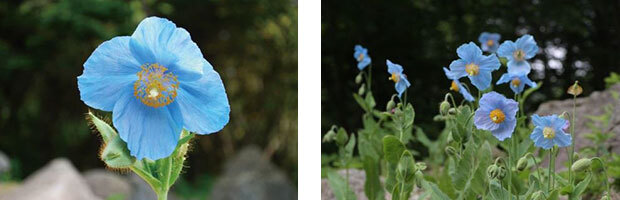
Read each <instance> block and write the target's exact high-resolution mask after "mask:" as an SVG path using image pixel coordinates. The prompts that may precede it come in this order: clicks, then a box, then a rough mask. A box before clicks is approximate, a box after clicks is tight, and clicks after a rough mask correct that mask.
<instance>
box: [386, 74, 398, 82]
mask: <svg viewBox="0 0 620 200" xmlns="http://www.w3.org/2000/svg"><path fill="white" fill-rule="evenodd" d="M388 79H389V80H392V81H394V83H398V81H400V76H399V74H398V73H396V72H394V73H392V76H391V77H390V78H388Z"/></svg>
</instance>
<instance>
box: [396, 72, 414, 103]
mask: <svg viewBox="0 0 620 200" xmlns="http://www.w3.org/2000/svg"><path fill="white" fill-rule="evenodd" d="M410 85H411V83H409V80H407V77H405V76H404V75H402V74H401V76H400V80H399V81H398V83H396V84H395V85H394V88H395V89H396V92H398V97H399V98H400V97H401V96H402V94H403V92H405V90H407V88H408V87H409V86H410Z"/></svg>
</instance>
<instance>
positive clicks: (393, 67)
mask: <svg viewBox="0 0 620 200" xmlns="http://www.w3.org/2000/svg"><path fill="white" fill-rule="evenodd" d="M385 64H387V66H388V73H390V74H393V73H399V74H400V73H402V72H403V67H402V66H400V65H399V64H394V63H392V61H390V60H385Z"/></svg>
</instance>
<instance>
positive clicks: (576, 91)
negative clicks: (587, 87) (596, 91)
mask: <svg viewBox="0 0 620 200" xmlns="http://www.w3.org/2000/svg"><path fill="white" fill-rule="evenodd" d="M566 93H568V94H571V95H573V96H579V95H580V94H581V93H583V88H581V86H579V81H575V84H573V85H571V86H570V87H568V91H566Z"/></svg>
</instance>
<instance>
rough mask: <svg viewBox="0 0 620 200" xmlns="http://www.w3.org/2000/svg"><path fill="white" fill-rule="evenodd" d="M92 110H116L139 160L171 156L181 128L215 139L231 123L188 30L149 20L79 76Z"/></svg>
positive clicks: (93, 58) (101, 50)
mask: <svg viewBox="0 0 620 200" xmlns="http://www.w3.org/2000/svg"><path fill="white" fill-rule="evenodd" d="M78 88H79V90H80V97H81V99H82V101H84V103H86V104H87V105H88V106H90V107H93V108H96V109H100V110H104V111H112V115H113V122H114V127H116V129H117V130H118V133H119V135H120V137H121V139H122V140H123V141H125V142H127V147H128V148H129V151H130V152H131V155H132V156H135V157H136V158H137V159H142V158H148V159H151V160H157V159H160V158H164V157H168V156H169V155H170V154H171V153H172V152H173V151H174V149H175V148H176V146H177V143H178V140H179V137H180V134H181V130H182V129H186V130H189V131H191V132H194V133H197V134H210V133H214V132H217V131H219V130H221V129H222V128H223V127H224V125H226V124H227V123H228V119H229V113H230V105H229V104H228V97H227V95H226V90H225V89H224V84H223V83H222V79H221V78H220V75H219V74H218V73H217V72H216V71H214V70H213V67H212V66H211V64H210V63H209V62H208V61H207V60H205V59H204V57H203V55H202V53H201V51H200V49H199V48H198V46H197V45H196V43H194V42H193V41H192V40H191V38H190V35H189V33H188V32H187V31H186V30H185V29H183V28H177V26H176V25H175V24H174V23H173V22H171V21H169V20H167V19H164V18H159V17H149V18H146V19H144V20H142V22H140V24H139V25H138V27H137V28H136V30H135V31H134V33H133V34H132V35H131V36H119V37H115V38H112V39H111V40H108V41H105V42H103V43H102V44H101V45H99V47H97V49H95V51H94V52H93V53H92V54H91V55H90V57H89V58H88V59H87V60H86V62H85V63H84V72H83V74H82V75H81V76H79V77H78Z"/></svg>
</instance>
